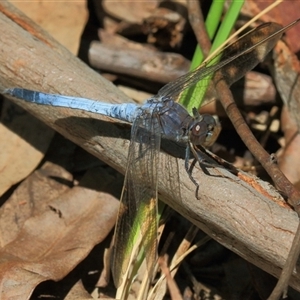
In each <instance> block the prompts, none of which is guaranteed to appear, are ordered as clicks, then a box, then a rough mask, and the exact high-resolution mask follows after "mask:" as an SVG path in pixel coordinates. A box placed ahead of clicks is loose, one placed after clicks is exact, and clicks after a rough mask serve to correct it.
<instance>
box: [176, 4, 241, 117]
mask: <svg viewBox="0 0 300 300" xmlns="http://www.w3.org/2000/svg"><path fill="white" fill-rule="evenodd" d="M215 2H216V4H219V2H220V1H218V0H215V1H214V2H213V4H215ZM243 4H244V1H241V0H235V1H232V3H231V5H230V7H229V9H228V11H227V13H226V15H225V17H224V19H223V21H222V23H221V25H220V28H219V30H218V32H217V34H216V37H215V40H214V43H213V44H212V49H211V52H212V51H214V50H215V49H216V48H217V47H219V46H220V45H221V44H222V43H223V42H224V41H225V40H226V39H227V38H228V37H229V35H230V32H231V30H232V28H233V26H234V24H235V22H236V19H237V17H238V15H239V12H240V10H241V8H242V6H243ZM213 6H214V7H216V8H214V9H216V10H217V11H216V14H217V13H219V9H220V7H219V6H218V5H212V7H213ZM213 16H215V12H214V11H213V10H212V9H211V10H210V12H209V15H208V18H207V21H206V22H205V24H206V27H207V30H208V33H209V37H210V38H211V34H212V33H213V32H214V30H215V29H216V24H215V23H214V20H212V19H214V18H213ZM215 20H217V21H218V22H219V19H217V17H215ZM207 24H212V25H210V26H212V29H210V28H209V27H208V25H207ZM199 53H201V55H202V52H201V50H200V49H199V50H197V49H196V52H195V55H194V58H193V62H192V64H191V67H192V68H193V69H195V65H196V62H197V65H199V64H200V63H199V62H200V59H199V57H201V56H200V54H199ZM198 56H199V57H198ZM195 57H196V58H195ZM218 59H219V56H216V60H212V61H210V64H215V63H217V62H218ZM202 60H203V55H202ZM194 61H196V62H194ZM212 76H213V74H211V75H210V76H207V77H206V78H203V80H202V81H201V82H199V83H197V84H196V85H195V86H193V87H191V88H189V89H188V90H186V91H184V92H183V93H182V94H181V97H180V100H179V102H180V103H181V104H182V105H183V106H185V107H186V109H187V110H188V112H189V113H192V110H193V108H194V107H196V108H198V107H200V106H201V103H202V101H203V99H204V95H205V92H206V89H207V86H208V82H209V81H210V80H211V78H212Z"/></svg>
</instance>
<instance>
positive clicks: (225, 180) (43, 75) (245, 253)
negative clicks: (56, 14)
mask: <svg viewBox="0 0 300 300" xmlns="http://www.w3.org/2000/svg"><path fill="white" fill-rule="evenodd" d="M0 12H1V13H0V34H1V41H2V42H1V46H0V49H1V51H0V66H1V67H0V89H1V90H2V89H5V88H9V87H16V86H17V87H24V88H29V89H34V90H40V91H44V92H48V93H57V94H64V95H73V96H80V97H88V98H91V99H97V100H101V101H106V102H114V103H121V102H128V101H130V100H129V99H128V98H127V97H126V96H124V95H123V94H122V93H121V92H120V91H119V90H118V89H117V88H116V87H114V86H113V85H112V84H111V83H110V82H108V81H106V80H105V79H103V78H102V77H101V76H100V75H99V74H97V73H96V72H94V71H93V70H91V69H90V68H89V67H87V66H86V65H85V64H83V63H82V62H81V61H80V60H78V59H77V58H75V57H74V56H73V55H72V54H71V53H69V52H68V51H67V50H66V49H65V48H63V47H62V46H60V45H59V44H58V43H57V42H55V41H54V40H53V38H51V37H50V36H49V35H48V34H47V33H45V32H43V31H42V30H41V29H40V28H39V27H37V26H36V25H35V24H33V23H32V21H30V20H29V19H28V18H27V17H25V16H24V15H23V14H21V13H20V12H19V11H17V10H15V9H14V8H13V7H12V6H11V5H10V4H8V3H7V2H6V1H1V4H0ZM12 100H13V99H12ZM13 101H14V102H16V103H17V104H18V105H20V106H21V107H23V108H25V109H26V110H28V111H29V112H31V113H32V114H33V115H34V116H36V117H38V118H39V119H41V120H43V121H44V122H45V123H46V124H47V125H49V126H50V127H52V128H54V129H55V130H57V131H58V132H60V133H61V134H62V135H64V136H65V137H67V138H68V139H70V140H72V141H73V142H75V143H76V144H78V145H80V146H81V147H82V148H84V149H85V150H87V151H88V152H90V153H92V154H93V155H95V156H96V157H98V158H99V159H101V160H103V161H105V162H106V163H108V164H109V165H111V166H112V167H114V168H115V169H117V170H118V171H120V172H122V173H124V171H125V166H126V159H127V151H128V145H129V141H128V139H126V138H125V137H124V133H126V134H128V130H126V126H120V123H117V122H116V121H112V120H110V119H109V118H107V117H103V116H100V115H96V114H92V113H87V112H82V111H76V110H72V109H67V108H56V107H49V106H41V105H36V104H30V103H25V102H22V101H17V100H13ZM127 137H128V136H127ZM7 142H9V141H7ZM161 157H162V162H165V163H166V164H165V165H162V166H161V174H160V178H159V195H160V196H161V198H162V199H163V200H164V201H165V202H166V203H167V204H168V205H170V206H171V207H172V208H174V209H175V210H177V211H178V212H180V213H181V214H182V215H183V216H185V217H186V218H187V219H189V220H190V221H191V222H192V223H194V224H195V225H197V226H198V227H199V228H201V229H202V230H203V231H205V232H206V233H207V234H209V235H210V236H211V237H212V238H214V239H215V240H217V241H218V242H220V243H221V244H222V245H224V246H225V247H227V248H229V249H231V250H232V251H234V252H235V253H237V254H238V255H240V256H242V257H243V258H245V259H246V260H248V261H249V262H251V263H253V264H255V265H256V266H258V267H260V268H262V269H264V270H265V271H267V272H269V273H271V274H273V275H275V276H278V275H279V274H280V270H281V267H282V266H283V265H284V262H285V261H286V258H287V254H288V252H289V249H290V247H291V244H292V240H293V237H294V232H295V231H296V227H297V224H298V217H297V214H296V213H295V212H293V211H292V210H291V209H290V208H288V207H287V206H286V205H284V201H283V200H282V199H281V197H280V195H279V194H278V193H277V192H276V191H275V190H274V189H273V188H272V187H271V186H270V185H268V184H267V183H264V182H262V181H260V180H258V179H257V178H251V183H252V185H250V184H249V183H248V182H249V181H250V180H249V177H246V178H248V179H246V180H242V179H240V178H238V177H236V176H234V175H232V174H231V173H229V172H226V171H224V170H222V169H218V170H215V169H209V170H208V172H209V173H210V175H208V174H205V173H203V171H202V170H201V169H200V168H198V167H195V168H194V171H193V176H194V177H195V179H196V180H197V181H198V182H199V183H200V198H201V199H200V200H197V199H196V197H195V186H194V184H193V183H192V182H191V181H190V179H189V177H188V175H187V173H186V171H185V169H184V161H183V160H182V159H176V158H174V157H171V156H169V155H167V154H164V153H162V155H161ZM177 177H178V178H177ZM177 179H178V180H179V182H180V194H178V193H176V190H177V189H176V183H178V180H177ZM254 187H255V188H254ZM258 190H259V191H258ZM275 200H277V201H276V202H275ZM279 204H281V205H279ZM297 266H299V263H298V265H297ZM299 277H300V275H299V273H298V274H293V276H292V278H291V281H290V284H291V286H293V287H294V288H295V289H297V290H299V291H300V285H299V279H300V278H299Z"/></svg>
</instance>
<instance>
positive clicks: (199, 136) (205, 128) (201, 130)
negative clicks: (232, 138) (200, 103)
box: [189, 111, 221, 147]
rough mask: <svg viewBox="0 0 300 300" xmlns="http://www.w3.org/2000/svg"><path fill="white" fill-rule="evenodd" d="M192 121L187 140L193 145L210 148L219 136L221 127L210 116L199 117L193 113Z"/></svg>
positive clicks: (196, 113)
mask: <svg viewBox="0 0 300 300" xmlns="http://www.w3.org/2000/svg"><path fill="white" fill-rule="evenodd" d="M194 115H195V118H194V121H193V122H192V123H191V125H190V127H189V140H190V142H191V143H192V144H194V145H201V146H203V147H209V146H211V145H212V144H213V143H214V142H215V141H216V139H217V137H218V136H219V133H220V131H221V125H220V123H219V122H218V121H216V119H215V118H214V117H213V116H211V115H206V114H204V115H200V114H199V113H198V111H197V112H196V111H194Z"/></svg>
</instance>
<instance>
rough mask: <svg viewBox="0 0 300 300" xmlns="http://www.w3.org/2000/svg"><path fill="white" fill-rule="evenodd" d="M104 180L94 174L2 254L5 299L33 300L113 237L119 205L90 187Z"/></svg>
mask: <svg viewBox="0 0 300 300" xmlns="http://www.w3.org/2000/svg"><path fill="white" fill-rule="evenodd" d="M99 173H100V174H99ZM104 177H105V174H103V171H100V172H99V170H95V169H94V170H91V171H89V172H88V173H87V174H86V175H85V176H84V178H83V179H82V180H81V182H80V183H81V185H82V186H77V187H74V188H73V189H71V190H69V191H68V192H66V193H64V194H63V195H61V196H59V197H58V198H56V199H55V200H54V201H51V202H50V203H49V209H48V210H46V211H45V212H43V213H41V214H39V215H37V216H33V217H31V218H29V219H28V220H26V221H25V223H24V226H23V228H22V229H21V230H20V232H19V234H18V235H17V237H16V238H15V239H14V240H13V241H12V242H11V243H9V244H8V245H6V246H5V247H4V248H3V249H2V250H1V251H0V261H1V264H0V273H1V275H0V280H1V285H2V297H3V298H6V299H12V298H14V297H15V298H18V297H19V298H22V299H28V297H29V296H30V294H31V293H32V291H33V289H34V288H35V286H36V285H37V284H38V283H40V282H42V281H45V280H49V279H52V280H55V281H57V280H60V279H62V278H63V277H64V276H66V275H67V274H68V273H69V272H70V271H71V270H72V269H73V268H74V267H75V266H76V265H77V264H78V263H79V262H80V261H82V260H83V259H84V258H85V257H86V256H87V255H88V253H89V252H90V251H91V249H92V248H93V247H94V246H95V245H96V244H98V243H99V242H101V241H102V240H103V239H104V238H105V237H106V236H107V234H108V233H109V232H110V230H111V229H112V227H113V226H114V223H115V219H116V215H117V210H118V204H119V202H118V201H116V200H115V198H113V197H112V196H110V195H108V194H106V193H102V192H97V191H95V190H94V189H90V188H86V187H84V186H87V185H88V184H90V182H95V181H97V182H98V183H100V184H101V183H103V182H101V179H102V178H104ZM95 178H97V179H98V180H95ZM106 178H107V176H106ZM105 180H106V182H104V184H106V183H107V179H105ZM21 295H22V296H21Z"/></svg>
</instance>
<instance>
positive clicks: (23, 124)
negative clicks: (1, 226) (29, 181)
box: [0, 100, 54, 196]
mask: <svg viewBox="0 0 300 300" xmlns="http://www.w3.org/2000/svg"><path fill="white" fill-rule="evenodd" d="M53 133H54V131H53V130H52V129H50V128H49V127H48V126H46V125H45V124H43V123H42V122H41V121H39V120H38V119H36V118H34V117H33V116H32V115H30V114H29V113H27V112H26V111H25V110H24V109H22V108H20V107H19V106H17V105H15V104H13V103H12V102H10V101H8V100H7V101H4V103H3V106H2V113H1V122H0V136H1V140H0V142H1V145H0V146H1V152H0V170H1V179H0V196H1V195H3V193H5V192H6V191H7V190H8V189H9V188H10V187H11V186H12V185H14V184H16V183H17V182H19V181H21V180H22V179H24V178H25V177H27V176H28V175H29V174H30V173H31V172H32V171H33V170H34V169H35V168H36V167H37V165H38V164H39V163H40V161H41V160H42V158H43V157H44V154H45V152H46V150H47V149H48V146H49V144H50V142H51V139H52V136H53Z"/></svg>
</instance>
